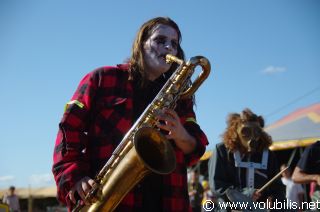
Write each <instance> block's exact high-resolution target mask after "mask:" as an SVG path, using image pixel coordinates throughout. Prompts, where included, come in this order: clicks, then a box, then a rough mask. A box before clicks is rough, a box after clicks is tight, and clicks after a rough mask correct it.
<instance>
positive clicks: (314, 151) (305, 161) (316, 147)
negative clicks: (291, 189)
mask: <svg viewBox="0 0 320 212" xmlns="http://www.w3.org/2000/svg"><path fill="white" fill-rule="evenodd" d="M292 179H293V181H294V182H295V183H312V182H314V183H316V186H315V188H314V192H313V194H312V196H311V200H312V201H313V202H317V201H320V141H317V142H315V143H313V144H312V145H310V146H308V147H306V148H305V150H304V152H303V154H302V156H301V158H300V160H299V161H298V164H297V166H296V168H295V169H294V172H293V175H292ZM319 210H320V209H319Z"/></svg>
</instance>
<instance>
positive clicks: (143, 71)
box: [53, 17, 208, 211]
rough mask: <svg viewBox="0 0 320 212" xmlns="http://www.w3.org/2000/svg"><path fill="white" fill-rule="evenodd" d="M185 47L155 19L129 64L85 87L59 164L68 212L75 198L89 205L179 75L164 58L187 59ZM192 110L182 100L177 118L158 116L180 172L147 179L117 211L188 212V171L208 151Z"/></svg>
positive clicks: (96, 75) (60, 141) (64, 127)
mask: <svg viewBox="0 0 320 212" xmlns="http://www.w3.org/2000/svg"><path fill="white" fill-rule="evenodd" d="M180 42H181V32H180V30H179V27H178V25H177V24H176V23H175V22H174V21H173V20H171V19H170V18H166V17H157V18H153V19H151V20H149V21H147V22H146V23H144V24H143V25H142V26H141V28H140V30H139V31H138V33H137V36H136V38H135V41H134V43H133V47H132V53H131V57H130V59H129V61H128V63H127V64H121V65H117V66H115V67H112V66H106V67H102V68H98V69H96V70H94V71H93V72H90V73H89V74H87V75H86V76H85V77H84V78H83V79H82V81H81V82H80V84H79V86H78V89H77V90H76V92H75V93H74V95H73V97H72V99H71V101H70V102H69V103H68V104H67V108H66V111H65V113H64V114H63V117H62V120H61V122H60V124H59V131H58V135H57V139H56V144H55V149H54V157H53V159H54V164H53V174H54V177H55V180H56V184H57V187H58V198H59V200H60V201H61V202H64V203H66V204H67V205H68V206H69V209H70V208H72V207H73V206H74V204H75V203H76V198H75V195H76V193H77V194H78V195H79V196H80V198H81V199H82V200H84V199H85V195H86V194H87V193H88V191H89V190H90V188H91V187H92V185H93V184H94V181H93V178H94V177H95V176H96V174H97V172H98V171H99V170H100V169H101V168H102V166H103V165H104V164H105V163H106V161H107V160H108V159H109V158H110V157H111V155H112V152H113V151H114V150H115V148H116V147H117V146H118V144H119V142H120V141H121V140H122V138H123V136H124V135H125V134H126V132H127V131H128V130H129V129H130V128H131V126H132V125H133V124H134V123H135V121H136V120H137V118H138V117H140V115H141V113H142V112H143V111H144V109H145V108H146V106H147V105H148V104H149V103H150V102H151V101H152V100H153V98H154V97H155V96H156V94H157V93H158V91H159V90H160V89H161V88H162V87H163V85H164V83H165V82H166V81H167V80H168V78H169V77H170V75H171V74H172V72H173V71H174V70H175V69H176V68H177V64H172V65H171V64H167V63H166V62H165V55H167V54H172V55H175V56H177V57H178V58H180V59H184V53H183V50H182V48H181V46H180ZM193 105H194V101H193V98H188V99H184V100H180V101H178V102H177V107H176V108H175V110H172V109H164V110H163V111H162V112H161V113H160V114H159V115H158V116H157V118H158V119H159V120H160V122H159V124H158V125H157V127H159V128H160V129H161V130H163V131H165V132H167V133H166V137H167V138H168V139H170V141H171V143H172V146H173V148H174V151H175V155H176V159H177V165H176V169H175V170H174V171H173V172H172V173H171V174H169V175H157V174H151V175H149V176H148V177H146V178H145V179H144V180H142V182H140V183H138V184H137V185H136V186H135V187H134V188H133V189H132V190H131V191H130V192H129V193H128V194H127V195H126V196H125V197H124V199H123V200H122V201H121V202H120V204H119V205H118V207H117V211H188V210H189V196H188V182H187V166H188V165H192V164H195V163H196V162H197V161H198V160H199V158H200V157H201V156H202V154H203V153H204V152H205V148H206V145H207V144H208V141H207V138H206V136H205V134H204V133H203V132H202V130H201V129H200V127H199V125H198V124H197V122H196V117H195V113H194V111H193ZM124 183H125V182H124ZM85 203H86V204H90V203H89V202H85Z"/></svg>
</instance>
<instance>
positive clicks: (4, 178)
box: [0, 175, 15, 183]
mask: <svg viewBox="0 0 320 212" xmlns="http://www.w3.org/2000/svg"><path fill="white" fill-rule="evenodd" d="M14 179H15V177H14V176H12V175H7V176H0V182H1V183H2V182H9V181H12V180H14Z"/></svg>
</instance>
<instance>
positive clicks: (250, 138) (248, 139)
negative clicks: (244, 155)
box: [237, 122, 262, 152]
mask: <svg viewBox="0 0 320 212" xmlns="http://www.w3.org/2000/svg"><path fill="white" fill-rule="evenodd" d="M237 132H238V135H239V138H240V140H241V143H242V145H243V146H244V147H245V148H246V149H247V150H248V152H255V151H256V150H257V146H258V142H259V139H260V137H261V133H262V129H261V128H260V125H259V123H258V122H247V123H243V124H241V125H240V127H239V128H238V130H237Z"/></svg>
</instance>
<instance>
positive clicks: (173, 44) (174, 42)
mask: <svg viewBox="0 0 320 212" xmlns="http://www.w3.org/2000/svg"><path fill="white" fill-rule="evenodd" d="M171 45H172V47H173V48H175V49H176V48H178V43H177V41H172V42H171Z"/></svg>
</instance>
